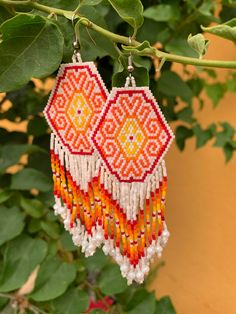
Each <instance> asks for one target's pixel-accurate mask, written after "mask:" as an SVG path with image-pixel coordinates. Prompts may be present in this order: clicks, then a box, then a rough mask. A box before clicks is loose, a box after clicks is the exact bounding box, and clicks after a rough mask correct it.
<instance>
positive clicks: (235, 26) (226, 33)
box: [201, 18, 236, 44]
mask: <svg viewBox="0 0 236 314" xmlns="http://www.w3.org/2000/svg"><path fill="white" fill-rule="evenodd" d="M201 28H202V30H203V31H204V32H207V33H211V34H214V35H216V36H219V37H223V38H225V39H228V40H231V41H232V42H234V43H235V44H236V18H233V19H232V20H230V21H228V22H226V23H224V24H220V25H216V26H211V27H204V26H201Z"/></svg>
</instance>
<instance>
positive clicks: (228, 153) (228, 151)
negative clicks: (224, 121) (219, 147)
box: [223, 143, 236, 162]
mask: <svg viewBox="0 0 236 314" xmlns="http://www.w3.org/2000/svg"><path fill="white" fill-rule="evenodd" d="M235 150H236V149H235V148H233V146H232V145H231V144H230V143H227V144H225V146H224V147H223V152H224V155H225V162H229V161H230V159H232V157H233V153H234V151H235Z"/></svg>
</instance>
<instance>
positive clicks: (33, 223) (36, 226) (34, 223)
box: [27, 219, 41, 233]
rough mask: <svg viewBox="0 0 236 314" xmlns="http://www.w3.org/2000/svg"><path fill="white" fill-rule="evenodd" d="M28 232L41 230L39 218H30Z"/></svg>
mask: <svg viewBox="0 0 236 314" xmlns="http://www.w3.org/2000/svg"><path fill="white" fill-rule="evenodd" d="M27 230H28V232H29V233H36V232H38V231H39V230H41V224H40V220H39V219H31V220H30V221H29V224H28V228H27Z"/></svg>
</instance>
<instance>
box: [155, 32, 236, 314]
mask: <svg viewBox="0 0 236 314" xmlns="http://www.w3.org/2000/svg"><path fill="white" fill-rule="evenodd" d="M207 37H208V38H209V39H210V40H211V43H212V45H211V46H210V47H209V50H208V53H207V56H206V57H207V58H209V59H226V60H227V59H228V60H231V59H232V60H234V59H235V57H236V52H235V46H234V45H233V44H231V43H229V42H225V41H224V40H222V39H215V38H214V41H213V38H212V36H209V35H208V36H207ZM174 68H175V70H176V71H178V72H179V73H180V72H181V67H179V66H178V65H174ZM189 69H190V70H191V71H195V69H194V68H192V67H190V66H189ZM216 71H217V73H218V74H219V77H220V78H221V80H224V78H225V76H226V75H227V72H228V70H222V69H217V70H216ZM235 84H236V81H235ZM204 101H205V102H206V103H205V104H206V105H205V108H204V111H202V112H198V113H197V112H196V114H197V117H198V119H199V121H200V123H201V124H202V125H203V126H207V125H208V124H209V123H211V121H213V120H214V121H222V120H225V121H229V123H231V124H232V125H233V126H236V95H235V93H230V92H229V91H228V92H227V93H226V94H225V97H224V98H223V99H222V100H221V101H220V103H219V106H218V107H217V108H215V109H213V108H212V106H211V103H210V102H209V100H208V99H207V98H206V97H205V98H204ZM212 143H213V142H210V143H208V145H206V146H205V147H204V148H202V149H196V148H195V143H194V140H193V139H190V140H189V142H188V144H187V145H186V148H185V150H184V152H182V153H181V152H179V150H178V149H177V148H176V146H175V145H173V146H172V147H171V150H170V152H169V154H168V156H167V166H168V174H169V189H168V199H167V211H166V215H167V222H168V226H169V229H170V232H171V237H170V239H169V243H168V246H167V247H166V250H165V252H164V261H165V262H166V265H165V267H163V268H162V269H161V270H160V272H159V276H158V278H157V279H156V280H155V282H154V283H153V284H152V287H153V288H154V289H155V290H156V293H157V295H163V294H164V295H165V294H168V293H169V294H170V295H171V297H172V298H173V301H174V304H175V306H176V310H177V313H181V314H189V313H191V314H198V313H204V314H205V313H206V314H208V313H209V314H211V313H212V314H213V313H217V314H221V313H236V303H235V295H236V270H235V265H236V244H235V243H236V242H235V241H236V227H235V221H236V160H235V158H234V159H233V160H231V161H230V162H229V163H227V164H225V162H224V158H223V154H222V152H221V151H219V150H217V149H215V148H213V147H212Z"/></svg>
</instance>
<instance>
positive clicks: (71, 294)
mask: <svg viewBox="0 0 236 314" xmlns="http://www.w3.org/2000/svg"><path fill="white" fill-rule="evenodd" d="M53 304H54V307H55V309H56V313H57V314H78V313H83V312H86V310H87V309H88V307H89V295H88V293H87V292H85V291H82V290H80V289H75V288H72V289H70V290H68V291H67V292H66V293H65V294H63V295H62V296H61V297H60V298H58V299H56V300H55V301H54V302H53Z"/></svg>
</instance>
